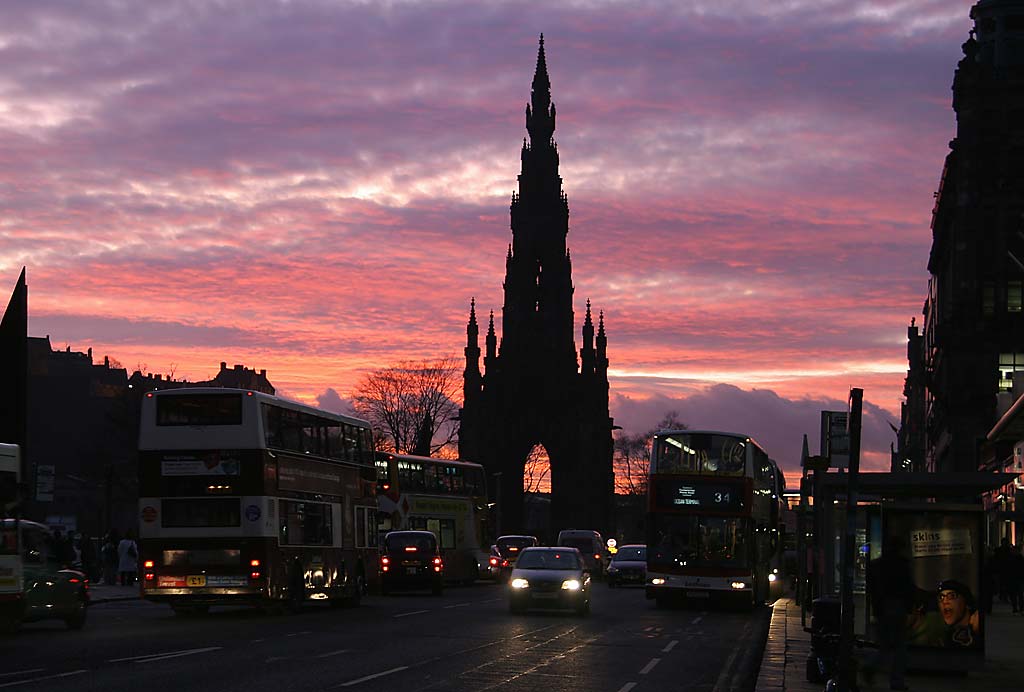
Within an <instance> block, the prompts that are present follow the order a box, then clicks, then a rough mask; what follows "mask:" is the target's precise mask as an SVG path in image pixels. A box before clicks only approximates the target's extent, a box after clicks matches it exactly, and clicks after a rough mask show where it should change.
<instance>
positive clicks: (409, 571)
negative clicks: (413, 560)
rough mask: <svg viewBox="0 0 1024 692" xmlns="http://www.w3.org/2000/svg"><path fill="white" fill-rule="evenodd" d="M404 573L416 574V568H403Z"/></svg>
mask: <svg viewBox="0 0 1024 692" xmlns="http://www.w3.org/2000/svg"><path fill="white" fill-rule="evenodd" d="M405 573H406V574H416V568H415V567H406V568H405Z"/></svg>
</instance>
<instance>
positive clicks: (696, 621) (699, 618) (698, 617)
mask: <svg viewBox="0 0 1024 692" xmlns="http://www.w3.org/2000/svg"><path fill="white" fill-rule="evenodd" d="M700 620H701V616H700V615H698V616H697V617H695V618H694V619H693V622H691V623H690V624H691V625H696V624H697V623H698V622H700Z"/></svg>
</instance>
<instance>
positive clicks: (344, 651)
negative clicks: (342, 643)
mask: <svg viewBox="0 0 1024 692" xmlns="http://www.w3.org/2000/svg"><path fill="white" fill-rule="evenodd" d="M351 650H352V649H338V650H337V651H328V652H327V653H325V654H317V658H328V657H329V656H337V655H338V654H347V653H348V652H349V651H351Z"/></svg>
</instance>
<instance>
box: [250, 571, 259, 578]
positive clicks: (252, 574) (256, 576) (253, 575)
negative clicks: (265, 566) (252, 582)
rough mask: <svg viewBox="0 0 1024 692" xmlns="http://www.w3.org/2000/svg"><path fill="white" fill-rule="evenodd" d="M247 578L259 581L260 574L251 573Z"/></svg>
mask: <svg viewBox="0 0 1024 692" xmlns="http://www.w3.org/2000/svg"><path fill="white" fill-rule="evenodd" d="M249 578H250V579H259V578H260V573H259V572H252V573H251V574H249Z"/></svg>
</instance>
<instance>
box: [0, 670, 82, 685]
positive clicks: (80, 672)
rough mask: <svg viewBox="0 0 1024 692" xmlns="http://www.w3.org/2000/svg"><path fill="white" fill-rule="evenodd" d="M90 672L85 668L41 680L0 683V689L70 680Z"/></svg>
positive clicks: (47, 676) (45, 676) (32, 679)
mask: <svg viewBox="0 0 1024 692" xmlns="http://www.w3.org/2000/svg"><path fill="white" fill-rule="evenodd" d="M88 672H89V671H88V670H86V669H85V668H83V669H81V670H73V671H71V672H70V673H57V674H56V675H44V676H43V677H41V678H31V679H30V680H18V681H17V682H5V683H0V687H14V686H15V685H27V684H29V683H30V682H40V681H42V680H55V679H57V678H68V677H71V676H72V675H81V674H82V673H88Z"/></svg>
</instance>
